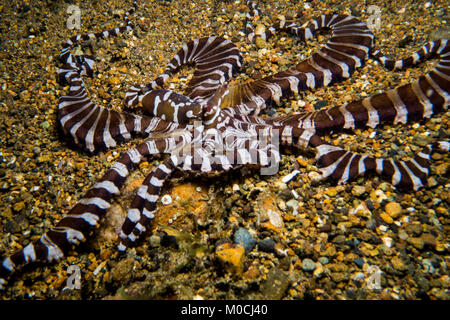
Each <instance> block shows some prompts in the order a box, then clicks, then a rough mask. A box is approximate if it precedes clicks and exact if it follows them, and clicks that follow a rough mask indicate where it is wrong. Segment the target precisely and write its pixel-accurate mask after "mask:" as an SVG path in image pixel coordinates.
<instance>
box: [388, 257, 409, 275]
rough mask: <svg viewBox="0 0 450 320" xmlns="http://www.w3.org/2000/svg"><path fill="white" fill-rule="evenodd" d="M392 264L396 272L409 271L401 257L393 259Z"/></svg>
mask: <svg viewBox="0 0 450 320" xmlns="http://www.w3.org/2000/svg"><path fill="white" fill-rule="evenodd" d="M391 264H392V267H394V269H395V270H397V271H401V272H403V271H405V270H407V268H408V267H407V266H406V265H405V264H404V263H403V261H402V259H400V258H399V257H393V258H392V259H391Z"/></svg>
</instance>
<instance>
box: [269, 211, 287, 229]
mask: <svg viewBox="0 0 450 320" xmlns="http://www.w3.org/2000/svg"><path fill="white" fill-rule="evenodd" d="M267 215H268V216H269V221H270V223H271V224H272V225H273V226H274V227H276V228H281V227H283V219H282V218H281V216H280V214H279V213H278V212H276V211H274V210H267Z"/></svg>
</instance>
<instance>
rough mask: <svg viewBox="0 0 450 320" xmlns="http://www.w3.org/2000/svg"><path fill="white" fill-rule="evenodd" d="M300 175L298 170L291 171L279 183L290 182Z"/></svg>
mask: <svg viewBox="0 0 450 320" xmlns="http://www.w3.org/2000/svg"><path fill="white" fill-rule="evenodd" d="M299 173H300V171H298V170H294V171H292V172H291V173H290V174H288V175H286V176H284V177H283V178H282V179H281V181H282V182H284V183H288V182H289V181H291V180H292V179H293V178H294V177H295V176H296V175H298V174H299Z"/></svg>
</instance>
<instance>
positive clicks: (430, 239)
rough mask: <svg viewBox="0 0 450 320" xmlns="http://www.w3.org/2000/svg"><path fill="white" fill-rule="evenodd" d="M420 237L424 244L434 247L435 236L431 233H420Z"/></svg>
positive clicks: (435, 242)
mask: <svg viewBox="0 0 450 320" xmlns="http://www.w3.org/2000/svg"><path fill="white" fill-rule="evenodd" d="M421 238H422V240H423V242H424V244H426V245H428V246H430V247H432V248H436V244H437V241H436V238H435V237H434V236H433V235H432V234H431V233H424V234H422V236H421Z"/></svg>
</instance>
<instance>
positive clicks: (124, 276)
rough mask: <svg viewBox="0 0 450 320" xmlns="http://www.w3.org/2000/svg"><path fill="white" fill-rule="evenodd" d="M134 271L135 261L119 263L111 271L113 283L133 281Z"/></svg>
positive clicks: (128, 260)
mask: <svg viewBox="0 0 450 320" xmlns="http://www.w3.org/2000/svg"><path fill="white" fill-rule="evenodd" d="M133 269H134V260H133V259H131V258H126V259H124V260H121V261H119V263H117V264H116V266H115V267H114V268H113V269H112V270H111V278H112V280H113V281H115V282H118V283H123V282H126V281H128V280H130V279H131V277H132V275H133Z"/></svg>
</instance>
